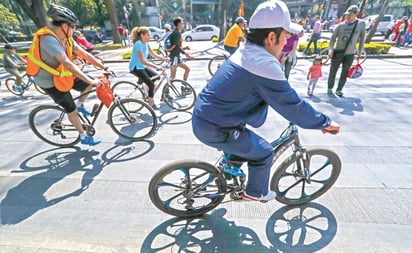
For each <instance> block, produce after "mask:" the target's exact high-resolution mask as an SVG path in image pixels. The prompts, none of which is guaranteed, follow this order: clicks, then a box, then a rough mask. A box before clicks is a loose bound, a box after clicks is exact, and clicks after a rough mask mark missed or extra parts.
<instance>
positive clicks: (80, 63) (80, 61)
mask: <svg viewBox="0 0 412 253" xmlns="http://www.w3.org/2000/svg"><path fill="white" fill-rule="evenodd" d="M73 63H74V64H76V65H77V66H78V67H79V68H80V69H81V70H83V69H84V67H85V66H86V61H85V60H83V59H82V58H80V57H74V58H73Z"/></svg>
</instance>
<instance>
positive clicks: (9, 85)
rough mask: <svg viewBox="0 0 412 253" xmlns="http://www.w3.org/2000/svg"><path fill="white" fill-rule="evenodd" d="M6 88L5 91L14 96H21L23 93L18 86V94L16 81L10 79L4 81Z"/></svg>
mask: <svg viewBox="0 0 412 253" xmlns="http://www.w3.org/2000/svg"><path fill="white" fill-rule="evenodd" d="M6 87H7V89H8V90H9V91H10V92H11V93H13V94H14V95H17V96H21V95H23V93H24V89H23V87H22V86H20V89H21V92H19V90H18V88H17V86H16V79H13V78H10V79H7V80H6Z"/></svg>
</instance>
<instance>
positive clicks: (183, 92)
mask: <svg viewBox="0 0 412 253" xmlns="http://www.w3.org/2000/svg"><path fill="white" fill-rule="evenodd" d="M162 98H163V101H164V102H165V103H166V104H167V105H168V106H170V107H171V108H173V109H175V110H177V111H187V110H189V109H191V108H192V107H193V106H194V105H195V102H196V91H195V89H194V88H193V87H192V86H191V85H190V84H189V83H188V82H186V81H183V80H179V79H174V80H172V81H170V84H169V83H166V84H165V85H164V86H163V91H162Z"/></svg>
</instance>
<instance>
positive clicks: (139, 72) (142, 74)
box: [130, 68, 157, 98]
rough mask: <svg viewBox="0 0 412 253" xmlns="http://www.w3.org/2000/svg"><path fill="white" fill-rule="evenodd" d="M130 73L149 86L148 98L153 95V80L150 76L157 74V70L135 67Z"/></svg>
mask: <svg viewBox="0 0 412 253" xmlns="http://www.w3.org/2000/svg"><path fill="white" fill-rule="evenodd" d="M130 73H132V74H133V75H135V76H137V77H139V78H140V79H142V81H143V82H144V83H145V84H146V85H147V86H148V87H149V91H148V95H149V98H152V97H154V86H155V85H154V82H153V80H152V77H154V76H156V75H157V72H156V71H154V70H153V69H150V68H145V69H136V68H134V69H133V70H132V71H131V72H130Z"/></svg>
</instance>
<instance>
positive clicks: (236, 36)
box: [223, 17, 246, 55]
mask: <svg viewBox="0 0 412 253" xmlns="http://www.w3.org/2000/svg"><path fill="white" fill-rule="evenodd" d="M245 26H246V19H244V18H243V17H238V18H237V19H236V22H235V24H234V25H233V26H232V27H231V28H230V29H229V31H228V32H227V34H226V37H225V40H224V41H223V47H224V48H225V49H226V51H228V52H229V53H230V55H232V54H234V53H235V51H236V49H237V48H238V47H239V41H242V42H244V41H245V40H246V39H245V37H244V36H243V29H245Z"/></svg>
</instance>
